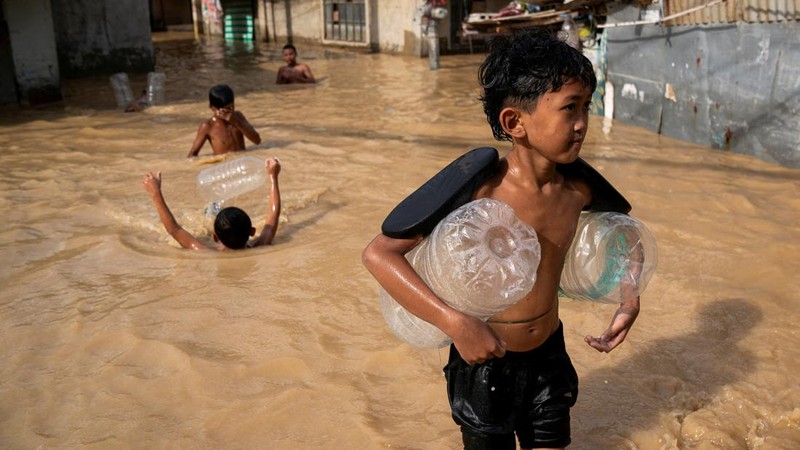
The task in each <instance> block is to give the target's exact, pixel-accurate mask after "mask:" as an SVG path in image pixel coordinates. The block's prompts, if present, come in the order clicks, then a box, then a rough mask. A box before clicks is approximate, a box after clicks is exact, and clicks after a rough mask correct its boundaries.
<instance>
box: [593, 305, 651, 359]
mask: <svg viewBox="0 0 800 450" xmlns="http://www.w3.org/2000/svg"><path fill="white" fill-rule="evenodd" d="M638 315H639V297H636V298H635V299H633V300H628V301H626V302H623V303H621V304H620V305H619V308H617V311H616V312H615V313H614V317H612V318H611V325H609V327H608V329H607V330H606V331H604V332H603V334H601V335H600V336H599V337H592V336H586V337H584V338H583V340H584V341H585V342H586V343H587V344H589V346H591V347H592V348H594V349H595V350H597V351H598V352H604V353H608V352H610V351H611V350H614V349H615V348H617V346H618V345H619V344H621V343H622V341H624V340H625V337H626V336H627V335H628V331H630V329H631V326H633V322H634V321H635V320H636V317H637V316H638Z"/></svg>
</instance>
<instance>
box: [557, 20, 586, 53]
mask: <svg viewBox="0 0 800 450" xmlns="http://www.w3.org/2000/svg"><path fill="white" fill-rule="evenodd" d="M561 18H562V19H564V22H563V23H562V24H561V32H562V33H564V34H565V36H564V38H563V39H564V41H566V43H567V44H569V46H570V47H572V48H575V49H577V50H582V49H583V46H582V45H581V38H580V36H578V25H577V24H576V23H575V21H574V20H573V19H572V16H570V15H569V14H562V15H561Z"/></svg>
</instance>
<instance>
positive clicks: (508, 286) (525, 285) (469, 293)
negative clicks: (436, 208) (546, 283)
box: [380, 199, 541, 348]
mask: <svg viewBox="0 0 800 450" xmlns="http://www.w3.org/2000/svg"><path fill="white" fill-rule="evenodd" d="M406 259H408V261H409V263H410V264H411V266H412V267H414V269H415V270H416V271H417V273H418V274H419V275H420V276H421V277H422V279H423V280H424V281H425V282H426V283H427V284H428V286H429V287H430V288H431V290H433V292H434V293H435V294H436V295H437V296H438V297H439V298H441V299H442V300H443V301H444V302H445V303H447V304H448V305H450V306H451V307H452V308H454V309H456V310H458V311H461V312H463V313H465V314H468V315H471V316H473V317H477V318H479V319H481V320H487V319H488V318H489V317H491V316H493V315H495V314H497V313H499V312H501V311H504V310H505V309H507V308H509V307H510V306H513V305H514V304H515V303H517V302H518V301H519V300H521V299H522V298H523V297H524V296H525V295H527V294H528V293H529V292H530V291H531V289H533V285H534V283H535V282H536V270H537V269H538V267H539V261H540V259H541V247H540V245H539V239H538V237H537V236H536V231H534V229H533V228H532V227H530V226H528V225H527V224H525V223H523V222H522V221H520V220H519V219H517V217H516V216H515V215H514V211H513V210H512V209H511V207H510V206H508V205H506V204H505V203H503V202H500V201H497V200H493V199H479V200H475V201H473V202H470V203H467V204H466V205H464V206H462V207H460V208H458V209H456V210H455V211H453V212H452V213H450V214H449V215H448V216H447V217H446V218H445V219H444V220H442V221H441V222H439V224H438V225H436V227H435V228H434V229H433V232H432V233H431V234H430V236H428V237H426V238H425V239H423V241H422V242H421V243H420V244H419V245H418V246H417V247H415V248H414V249H413V250H412V251H410V252H408V253H407V254H406ZM380 300H381V311H382V312H383V315H384V319H385V320H386V322H387V324H388V325H389V328H390V329H391V330H392V332H393V333H394V334H395V335H396V336H397V337H399V338H400V339H402V340H404V341H405V342H408V343H409V344H411V345H414V346H416V347H421V348H439V347H443V346H444V345H447V344H449V343H450V339H449V338H448V337H447V336H446V335H445V334H444V333H443V332H441V331H440V330H438V329H437V328H436V327H434V326H433V325H431V324H429V323H427V322H425V321H423V320H422V319H420V318H418V317H416V316H414V315H413V314H411V313H409V312H408V311H406V310H405V309H404V308H403V307H402V306H401V305H400V304H399V303H397V302H396V301H395V300H394V299H392V298H391V296H389V295H388V293H386V292H385V291H384V290H383V289H381V292H380Z"/></svg>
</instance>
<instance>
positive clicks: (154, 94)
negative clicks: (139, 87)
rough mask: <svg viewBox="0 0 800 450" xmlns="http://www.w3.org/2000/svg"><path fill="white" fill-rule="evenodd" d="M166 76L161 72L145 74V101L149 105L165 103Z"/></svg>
mask: <svg viewBox="0 0 800 450" xmlns="http://www.w3.org/2000/svg"><path fill="white" fill-rule="evenodd" d="M166 82H167V76H166V75H165V74H164V73H162V72H150V73H148V74H147V102H148V103H149V104H151V105H163V104H164V103H166V94H165V91H164V90H165V84H166Z"/></svg>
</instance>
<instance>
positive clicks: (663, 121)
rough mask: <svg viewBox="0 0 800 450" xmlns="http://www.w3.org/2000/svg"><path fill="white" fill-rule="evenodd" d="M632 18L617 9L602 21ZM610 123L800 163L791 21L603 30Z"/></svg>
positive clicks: (798, 43)
mask: <svg viewBox="0 0 800 450" xmlns="http://www.w3.org/2000/svg"><path fill="white" fill-rule="evenodd" d="M640 19H641V12H640V10H639V8H636V7H634V6H630V5H616V6H615V8H613V9H612V10H611V11H610V12H609V23H614V22H616V23H620V22H627V21H635V20H640ZM606 38H607V45H608V81H610V82H611V83H612V84H613V85H614V119H615V120H619V121H621V122H624V123H628V124H632V125H636V126H640V127H643V128H646V129H650V130H653V131H656V132H659V133H662V134H664V135H667V136H670V137H675V138H678V139H683V140H686V141H690V142H694V143H698V144H701V145H708V146H711V147H715V148H718V149H722V150H729V151H733V152H737V153H745V154H750V155H754V156H756V157H758V158H761V159H763V160H766V161H770V162H775V163H778V164H781V165H785V166H789V167H800V23H797V22H793V23H792V22H790V23H773V24H746V23H736V24H725V25H712V26H680V27H677V26H676V27H660V26H657V25H637V26H628V27H617V28H607V29H606Z"/></svg>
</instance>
